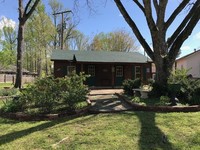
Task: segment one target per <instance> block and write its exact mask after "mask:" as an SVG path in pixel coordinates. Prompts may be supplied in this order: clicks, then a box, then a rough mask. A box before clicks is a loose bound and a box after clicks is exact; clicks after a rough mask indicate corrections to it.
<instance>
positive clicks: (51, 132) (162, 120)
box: [0, 112, 200, 150]
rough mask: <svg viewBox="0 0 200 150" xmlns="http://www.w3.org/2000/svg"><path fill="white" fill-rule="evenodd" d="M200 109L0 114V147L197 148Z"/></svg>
mask: <svg viewBox="0 0 200 150" xmlns="http://www.w3.org/2000/svg"><path fill="white" fill-rule="evenodd" d="M199 124H200V113H199V112H196V113H153V112H123V113H114V114H91V115H85V116H81V117H72V116H71V117H67V118H60V119H58V120H55V121H34V122H20V121H14V120H9V119H4V118H0V130H1V132H0V149H15V148H16V147H17V148H18V149H20V150H25V149H63V150H64V149H67V150H74V149H81V150H86V149H87V150H93V149H110V150H112V149H133V148H134V150H141V149H155V150H156V149H163V150H169V149H170V150H175V149H176V150H179V149H180V150H182V149H191V150H196V149H200V137H199V135H200V128H199Z"/></svg>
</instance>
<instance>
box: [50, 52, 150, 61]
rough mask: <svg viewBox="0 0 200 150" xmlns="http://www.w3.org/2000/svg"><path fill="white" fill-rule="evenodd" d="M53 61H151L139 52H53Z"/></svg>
mask: <svg viewBox="0 0 200 150" xmlns="http://www.w3.org/2000/svg"><path fill="white" fill-rule="evenodd" d="M51 60H52V61H55V60H68V61H73V60H75V61H77V62H104V63H106V62H107V63H146V62H147V61H150V59H148V58H147V57H146V56H144V55H142V54H140V53H138V52H113V51H112V52H111V51H78V50H53V52H52V55H51Z"/></svg>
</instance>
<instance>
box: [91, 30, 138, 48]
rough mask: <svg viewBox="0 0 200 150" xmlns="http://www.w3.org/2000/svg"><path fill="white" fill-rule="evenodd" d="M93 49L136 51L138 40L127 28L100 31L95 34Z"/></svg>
mask: <svg viewBox="0 0 200 150" xmlns="http://www.w3.org/2000/svg"><path fill="white" fill-rule="evenodd" d="M90 49H91V50H106V51H123V52H128V51H135V50H137V49H138V47H137V45H136V41H135V40H134V38H133V37H131V35H130V33H128V32H126V31H125V30H116V31H113V32H109V33H103V32H102V33H99V34H97V35H95V36H94V38H93V40H92V43H91V48H90Z"/></svg>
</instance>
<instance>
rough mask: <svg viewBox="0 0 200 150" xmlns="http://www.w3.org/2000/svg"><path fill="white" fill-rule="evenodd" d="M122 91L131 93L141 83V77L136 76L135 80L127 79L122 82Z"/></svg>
mask: <svg viewBox="0 0 200 150" xmlns="http://www.w3.org/2000/svg"><path fill="white" fill-rule="evenodd" d="M122 85H123V90H124V93H125V94H127V95H133V89H134V88H139V87H140V85H141V79H139V78H136V79H135V80H131V79H127V80H124V82H123V83H122Z"/></svg>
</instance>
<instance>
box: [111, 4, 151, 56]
mask: <svg viewBox="0 0 200 150" xmlns="http://www.w3.org/2000/svg"><path fill="white" fill-rule="evenodd" d="M114 1H115V3H116V5H117V7H118V8H119V10H120V12H121V14H122V15H123V17H124V19H125V20H126V22H127V23H128V24H129V26H130V27H131V29H132V31H133V33H134V34H135V36H136V37H137V39H138V40H139V42H140V44H141V45H142V46H143V48H144V50H145V51H146V52H147V54H148V55H149V57H150V58H151V59H152V60H154V54H153V51H152V50H151V48H150V46H149V45H148V44H147V42H146V41H145V39H144V38H143V36H142V35H141V33H140V31H139V29H138V28H137V26H136V24H135V22H134V21H133V20H132V19H131V17H130V16H129V14H128V12H127V11H126V9H125V8H124V6H123V4H122V3H121V1H120V0H114Z"/></svg>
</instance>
